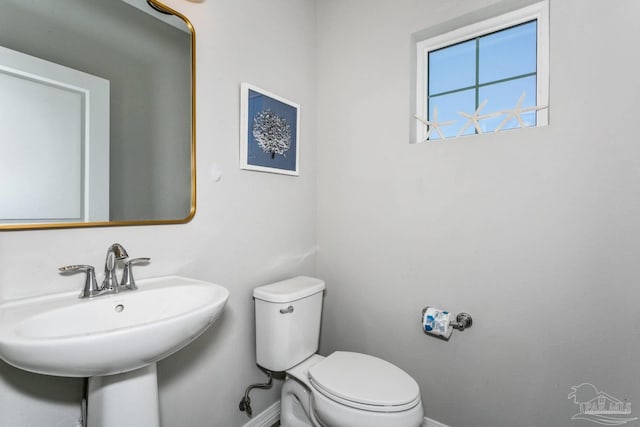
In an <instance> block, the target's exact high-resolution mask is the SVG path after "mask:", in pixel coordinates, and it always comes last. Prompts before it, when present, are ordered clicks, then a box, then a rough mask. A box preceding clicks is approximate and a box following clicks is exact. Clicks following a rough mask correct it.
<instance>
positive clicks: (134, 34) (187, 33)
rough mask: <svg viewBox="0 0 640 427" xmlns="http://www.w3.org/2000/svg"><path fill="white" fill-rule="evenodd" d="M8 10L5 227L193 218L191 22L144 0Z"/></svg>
mask: <svg viewBox="0 0 640 427" xmlns="http://www.w3.org/2000/svg"><path fill="white" fill-rule="evenodd" d="M154 4H155V5H156V6H159V7H163V8H165V10H167V11H171V9H169V8H167V7H166V6H163V5H162V4H161V3H158V2H157V1H154ZM0 7H1V12H0V153H1V154H0V229H25V228H57V227H83V226H96V225H97V226H103V225H134V224H158V223H183V222H186V221H188V220H190V219H191V217H192V216H193V214H194V212H195V170H194V168H195V150H194V149H195V139H194V135H193V133H194V119H193V117H194V111H193V110H194V94H195V91H194V87H193V86H194V85H193V82H194V69H193V64H194V60H193V47H194V44H195V40H194V37H195V34H194V33H193V28H192V27H191V24H190V23H189V22H188V21H187V19H186V18H185V17H184V16H182V15H179V14H177V12H175V11H171V12H173V13H174V14H164V13H161V12H159V11H157V10H154V9H153V8H151V7H150V6H149V4H148V3H147V1H146V0H38V1H24V0H0Z"/></svg>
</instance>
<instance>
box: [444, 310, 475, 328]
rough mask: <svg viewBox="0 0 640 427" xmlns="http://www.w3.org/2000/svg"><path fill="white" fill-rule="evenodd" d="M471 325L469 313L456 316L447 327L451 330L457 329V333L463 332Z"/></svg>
mask: <svg viewBox="0 0 640 427" xmlns="http://www.w3.org/2000/svg"><path fill="white" fill-rule="evenodd" d="M471 325H473V319H472V318H471V315H470V314H469V313H464V312H462V313H458V315H457V316H456V321H455V322H449V326H451V327H452V328H453V329H457V330H459V331H464V330H465V329H467V328H470V327H471Z"/></svg>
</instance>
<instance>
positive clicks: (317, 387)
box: [253, 276, 424, 427]
mask: <svg viewBox="0 0 640 427" xmlns="http://www.w3.org/2000/svg"><path fill="white" fill-rule="evenodd" d="M324 288H325V284H324V282H323V281H322V280H319V279H314V278H311V277H304V276H300V277H295V278H293V279H288V280H284V281H281V282H277V283H273V284H270V285H265V286H260V287H258V288H256V289H255V290H254V292H253V297H254V298H255V309H256V353H257V362H258V365H260V366H261V367H263V368H264V369H267V370H269V371H272V372H283V371H285V372H286V381H285V383H284V385H283V387H282V395H281V402H280V406H281V412H280V422H281V425H282V426H283V427H299V426H305V427H309V426H313V427H318V426H325V427H365V426H366V427H418V426H420V425H421V424H422V422H423V419H424V414H423V409H422V400H421V398H420V389H419V387H418V384H417V383H416V381H415V380H414V379H413V378H411V376H409V375H408V374H407V373H406V372H404V371H403V370H402V369H400V368H398V367H396V366H394V365H392V364H391V363H389V362H386V361H384V360H382V359H379V358H377V357H373V356H369V355H366V354H361V353H352V352H343V351H336V352H334V353H332V354H330V355H329V356H327V357H322V356H320V355H318V354H315V352H316V351H317V350H318V338H319V336H320V316H321V312H322V293H323V291H324Z"/></svg>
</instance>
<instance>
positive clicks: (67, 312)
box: [0, 276, 229, 377]
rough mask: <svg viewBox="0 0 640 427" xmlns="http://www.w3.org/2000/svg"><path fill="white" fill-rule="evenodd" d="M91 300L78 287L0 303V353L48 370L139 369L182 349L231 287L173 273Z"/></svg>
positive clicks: (86, 373)
mask: <svg viewBox="0 0 640 427" xmlns="http://www.w3.org/2000/svg"><path fill="white" fill-rule="evenodd" d="M138 286H139V289H138V290H137V291H125V292H121V293H119V294H114V295H104V296H99V297H96V298H92V299H80V298H78V292H68V293H62V294H55V295H49V296H44V297H37V298H26V299H22V300H18V301H11V302H7V303H4V304H1V305H0V358H2V359H3V360H4V361H6V362H7V363H9V364H11V365H13V366H16V367H18V368H21V369H24V370H27V371H31V372H37V373H41V374H48V375H59V376H66V377H94V376H102V375H111V374H117V373H122V372H127V371H131V370H134V369H138V368H141V367H144V366H147V365H150V364H152V363H154V362H157V361H158V360H160V359H163V358H165V357H167V356H169V355H170V354H172V353H174V352H176V351H178V350H180V349H181V348H182V347H184V346H186V345H187V344H189V343H190V342H191V341H193V340H194V339H195V338H197V337H198V336H199V335H200V334H201V333H203V332H204V331H205V330H206V329H207V328H208V327H209V326H210V325H211V324H212V323H213V322H214V321H215V320H216V318H217V317H218V315H219V314H220V312H221V311H222V308H223V307H224V305H225V303H226V302H227V299H228V298H229V291H227V290H226V289H225V288H223V287H222V286H219V285H215V284H213V283H208V282H203V281H199V280H193V279H187V278H184V277H178V276H167V277H161V278H155V279H145V280H140V281H138Z"/></svg>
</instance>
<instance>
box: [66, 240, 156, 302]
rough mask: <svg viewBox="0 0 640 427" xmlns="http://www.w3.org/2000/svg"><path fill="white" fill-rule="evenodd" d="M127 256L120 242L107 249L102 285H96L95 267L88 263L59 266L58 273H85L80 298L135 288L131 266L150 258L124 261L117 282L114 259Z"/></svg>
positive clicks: (123, 258)
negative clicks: (120, 278) (120, 276)
mask: <svg viewBox="0 0 640 427" xmlns="http://www.w3.org/2000/svg"><path fill="white" fill-rule="evenodd" d="M128 257H129V255H128V254H127V251H126V250H125V249H124V247H122V245H121V244H120V243H114V244H113V245H111V246H109V249H107V259H106V260H105V263H104V279H103V280H102V285H101V286H98V283H97V281H96V273H95V268H93V266H90V265H68V266H66V267H60V268H59V269H58V270H60V273H62V274H73V273H77V272H80V271H82V272H84V273H86V277H85V281H84V287H83V288H82V292H81V293H80V298H93V297H96V296H98V295H104V294H114V293H118V292H119V291H121V290H136V289H138V287H137V286H136V282H135V280H134V278H133V266H134V265H138V264H147V263H149V261H151V258H134V259H129V260H127V261H126V262H125V263H124V270H123V271H122V281H121V282H120V283H118V278H117V275H116V261H121V260H125V259H127V258H128Z"/></svg>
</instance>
